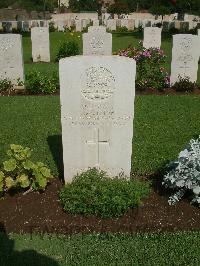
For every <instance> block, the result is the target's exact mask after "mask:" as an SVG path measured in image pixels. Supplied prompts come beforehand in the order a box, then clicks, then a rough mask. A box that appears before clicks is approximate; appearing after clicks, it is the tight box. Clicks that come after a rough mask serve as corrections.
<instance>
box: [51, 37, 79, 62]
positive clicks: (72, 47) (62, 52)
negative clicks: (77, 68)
mask: <svg viewBox="0 0 200 266" xmlns="http://www.w3.org/2000/svg"><path fill="white" fill-rule="evenodd" d="M78 54H80V48H79V45H78V43H77V42H76V41H75V40H71V41H66V42H63V43H61V44H60V47H59V49H58V52H57V54H56V61H57V62H58V61H59V60H60V59H61V58H65V57H69V56H74V55H78Z"/></svg>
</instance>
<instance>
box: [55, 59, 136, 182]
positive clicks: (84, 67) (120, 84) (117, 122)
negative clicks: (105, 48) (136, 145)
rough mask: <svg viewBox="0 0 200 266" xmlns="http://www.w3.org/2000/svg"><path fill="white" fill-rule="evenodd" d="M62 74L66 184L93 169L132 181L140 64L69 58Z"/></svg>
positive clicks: (60, 63)
mask: <svg viewBox="0 0 200 266" xmlns="http://www.w3.org/2000/svg"><path fill="white" fill-rule="evenodd" d="M59 72H60V86H61V91H60V99H61V122H62V141H63V161H64V177H65V181H66V182H70V181H71V180H72V178H73V176H74V175H75V174H77V173H78V172H81V171H85V170H87V169H88V168H89V167H96V168H100V169H101V170H104V171H106V172H107V173H108V174H109V175H111V176H117V175H119V174H120V173H124V174H125V175H127V176H130V171H131V154H132V138H133V116H134V97H135V74H136V64H135V61H134V60H133V59H130V58H125V57H119V56H76V57H69V58H65V59H61V60H60V62H59ZM74 73H76V75H74Z"/></svg>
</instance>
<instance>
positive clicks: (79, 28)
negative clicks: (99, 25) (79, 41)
mask: <svg viewBox="0 0 200 266" xmlns="http://www.w3.org/2000/svg"><path fill="white" fill-rule="evenodd" d="M75 24H76V31H77V32H81V31H82V30H83V22H82V20H81V19H80V20H76V21H75Z"/></svg>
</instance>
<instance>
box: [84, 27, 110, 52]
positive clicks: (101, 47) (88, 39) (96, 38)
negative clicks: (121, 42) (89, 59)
mask: <svg viewBox="0 0 200 266" xmlns="http://www.w3.org/2000/svg"><path fill="white" fill-rule="evenodd" d="M83 55H112V34H111V33H106V32H102V31H92V32H88V33H84V34H83Z"/></svg>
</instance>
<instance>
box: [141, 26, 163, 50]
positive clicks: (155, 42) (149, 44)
mask: <svg viewBox="0 0 200 266" xmlns="http://www.w3.org/2000/svg"><path fill="white" fill-rule="evenodd" d="M160 46H161V28H158V27H145V28H144V41H143V47H145V48H147V49H149V48H160Z"/></svg>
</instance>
